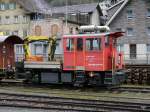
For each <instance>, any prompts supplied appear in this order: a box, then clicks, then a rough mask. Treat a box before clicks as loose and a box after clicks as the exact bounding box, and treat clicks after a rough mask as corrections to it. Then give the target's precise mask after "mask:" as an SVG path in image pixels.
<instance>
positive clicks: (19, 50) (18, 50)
mask: <svg viewBox="0 0 150 112" xmlns="http://www.w3.org/2000/svg"><path fill="white" fill-rule="evenodd" d="M15 53H16V54H23V53H24V51H23V45H22V44H17V45H16V46H15Z"/></svg>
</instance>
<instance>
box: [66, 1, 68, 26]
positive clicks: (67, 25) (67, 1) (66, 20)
mask: <svg viewBox="0 0 150 112" xmlns="http://www.w3.org/2000/svg"><path fill="white" fill-rule="evenodd" d="M67 20H68V0H66V28H67V26H68V25H67V24H68V22H67Z"/></svg>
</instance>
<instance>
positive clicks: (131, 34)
mask: <svg viewBox="0 0 150 112" xmlns="http://www.w3.org/2000/svg"><path fill="white" fill-rule="evenodd" d="M133 33H134V32H133V28H127V36H133Z"/></svg>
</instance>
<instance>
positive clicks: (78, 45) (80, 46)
mask: <svg viewBox="0 0 150 112" xmlns="http://www.w3.org/2000/svg"><path fill="white" fill-rule="evenodd" d="M77 50H78V51H82V50H83V39H82V38H77Z"/></svg>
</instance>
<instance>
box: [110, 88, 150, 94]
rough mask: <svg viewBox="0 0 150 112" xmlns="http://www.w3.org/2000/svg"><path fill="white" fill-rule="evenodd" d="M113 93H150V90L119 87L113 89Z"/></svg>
mask: <svg viewBox="0 0 150 112" xmlns="http://www.w3.org/2000/svg"><path fill="white" fill-rule="evenodd" d="M112 91H119V92H135V93H150V88H146V87H119V88H115V89H112Z"/></svg>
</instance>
